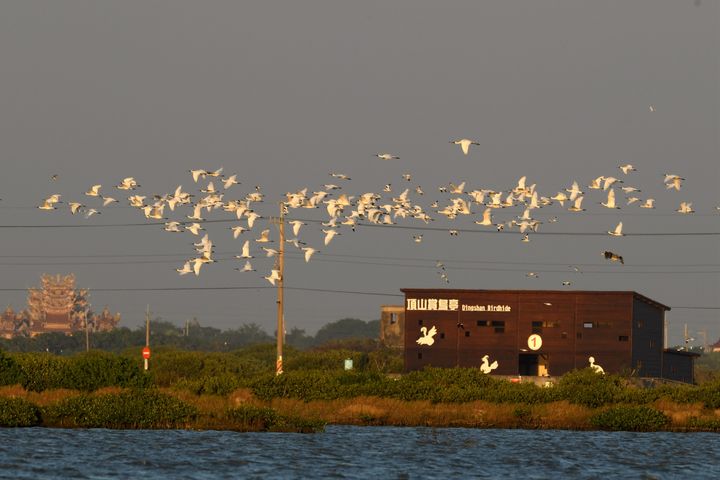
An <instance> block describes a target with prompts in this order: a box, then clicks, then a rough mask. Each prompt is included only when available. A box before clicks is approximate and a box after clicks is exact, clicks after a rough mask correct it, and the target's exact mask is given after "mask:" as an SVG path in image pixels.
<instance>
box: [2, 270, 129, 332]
mask: <svg viewBox="0 0 720 480" xmlns="http://www.w3.org/2000/svg"><path fill="white" fill-rule="evenodd" d="M40 280H41V283H42V284H41V286H40V288H30V289H28V299H27V308H26V309H25V310H22V311H20V312H15V311H14V310H13V309H12V307H10V306H8V307H7V308H6V309H5V311H4V312H3V313H2V314H1V315H0V336H1V337H4V338H13V337H16V336H29V337H34V336H36V335H40V334H42V333H51V332H61V333H64V334H66V335H72V334H73V332H78V331H84V330H85V328H86V326H87V328H88V329H89V330H90V331H94V332H102V331H109V330H112V329H114V328H115V327H116V326H117V324H118V322H120V314H119V313H116V314H115V315H112V314H111V313H110V311H109V310H108V308H107V307H105V308H104V309H103V311H102V312H101V313H100V314H96V313H93V312H92V310H90V304H89V303H88V300H87V298H88V295H89V293H88V290H86V289H76V288H75V275H73V274H70V275H66V276H61V275H55V276H52V275H47V274H45V275H43V276H42V277H41V279H40Z"/></svg>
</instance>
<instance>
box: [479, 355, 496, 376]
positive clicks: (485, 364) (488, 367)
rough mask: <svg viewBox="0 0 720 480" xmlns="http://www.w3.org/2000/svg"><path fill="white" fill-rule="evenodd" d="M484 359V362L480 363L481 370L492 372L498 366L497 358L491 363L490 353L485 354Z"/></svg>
mask: <svg viewBox="0 0 720 480" xmlns="http://www.w3.org/2000/svg"><path fill="white" fill-rule="evenodd" d="M482 361H483V363H482V365H480V371H481V372H482V373H490V372H492V371H493V370H495V369H496V368H497V367H498V362H497V360H495V361H494V362H492V363H490V357H489V356H488V355H485V356H484V357H482Z"/></svg>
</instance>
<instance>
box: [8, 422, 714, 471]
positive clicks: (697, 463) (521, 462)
mask: <svg viewBox="0 0 720 480" xmlns="http://www.w3.org/2000/svg"><path fill="white" fill-rule="evenodd" d="M373 477H374V478H376V479H378V480H380V479H385V478H441V477H446V478H598V479H608V478H715V479H717V478H720V435H717V434H712V433H689V434H683V433H608V432H569V431H557V430H551V431H536V430H471V429H456V428H455V429H449V428H393V427H346V426H330V427H328V428H327V429H326V431H325V433H321V434H315V435H302V434H287V433H235V432H215V431H210V432H190V431H174V430H173V431H168V430H160V431H158V430H155V431H148V430H129V431H128V430H60V429H41V428H26V429H0V478H12V479H18V478H28V479H48V478H73V479H81V478H137V479H148V478H173V479H181V478H198V479H215V478H373Z"/></svg>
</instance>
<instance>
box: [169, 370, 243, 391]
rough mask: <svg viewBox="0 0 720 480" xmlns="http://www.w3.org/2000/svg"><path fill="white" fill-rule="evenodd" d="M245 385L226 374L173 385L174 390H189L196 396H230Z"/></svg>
mask: <svg viewBox="0 0 720 480" xmlns="http://www.w3.org/2000/svg"><path fill="white" fill-rule="evenodd" d="M242 386H243V385H242V384H241V382H240V381H239V380H238V378H237V377H236V376H235V375H232V374H229V373H226V374H223V375H216V376H212V377H210V376H206V377H202V378H200V379H198V380H180V381H178V382H177V383H176V384H174V385H173V388H175V389H180V390H188V391H190V392H192V393H194V394H195V395H203V394H206V395H223V396H225V395H229V394H231V393H232V392H234V391H235V390H237V389H238V388H240V387H242Z"/></svg>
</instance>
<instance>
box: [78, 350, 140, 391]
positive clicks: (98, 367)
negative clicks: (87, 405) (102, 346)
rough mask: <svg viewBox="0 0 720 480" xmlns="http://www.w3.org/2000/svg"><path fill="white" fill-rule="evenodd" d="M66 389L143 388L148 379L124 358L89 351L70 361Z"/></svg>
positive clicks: (137, 366) (138, 368)
mask: <svg viewBox="0 0 720 480" xmlns="http://www.w3.org/2000/svg"><path fill="white" fill-rule="evenodd" d="M68 367H69V368H68V378H67V379H66V380H67V383H66V388H73V389H75V390H83V391H86V392H90V391H93V390H97V389H99V388H102V387H111V386H115V387H145V386H148V385H149V383H150V378H149V376H148V375H147V374H145V373H144V372H143V371H142V370H140V367H139V365H136V364H134V363H133V362H132V360H130V359H129V358H126V357H120V356H118V355H113V354H111V353H106V352H99V351H91V352H87V353H80V354H78V355H76V356H74V357H72V358H71V359H70V362H69V365H68Z"/></svg>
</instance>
